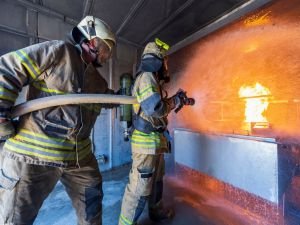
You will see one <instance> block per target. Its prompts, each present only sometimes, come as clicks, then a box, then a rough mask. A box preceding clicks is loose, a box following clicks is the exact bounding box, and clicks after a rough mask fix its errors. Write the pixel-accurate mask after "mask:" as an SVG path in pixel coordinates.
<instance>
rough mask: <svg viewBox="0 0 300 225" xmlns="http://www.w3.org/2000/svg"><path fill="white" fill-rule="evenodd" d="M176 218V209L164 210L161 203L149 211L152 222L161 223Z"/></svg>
mask: <svg viewBox="0 0 300 225" xmlns="http://www.w3.org/2000/svg"><path fill="white" fill-rule="evenodd" d="M174 216H175V212H174V209H172V208H164V207H163V206H162V202H161V201H160V202H159V203H158V204H157V205H156V206H155V207H152V208H150V209H149V217H150V219H151V220H152V221H155V222H159V221H163V220H169V219H172V218H173V217H174Z"/></svg>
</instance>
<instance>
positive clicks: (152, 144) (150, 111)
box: [131, 72, 171, 154]
mask: <svg viewBox="0 0 300 225" xmlns="http://www.w3.org/2000/svg"><path fill="white" fill-rule="evenodd" d="M132 93H133V96H136V98H137V101H138V103H139V104H135V105H133V111H134V114H135V118H134V128H135V130H134V131H133V134H132V140H131V143H132V152H136V153H141V154H159V153H164V152H168V150H169V149H168V141H167V139H166V137H165V136H164V133H163V132H164V131H166V128H167V125H168V120H167V115H168V113H169V112H170V111H171V108H170V106H169V104H168V102H167V101H166V100H165V99H164V98H163V96H162V90H161V86H160V85H159V81H158V80H157V79H156V77H155V74H154V73H152V72H142V73H141V74H139V75H138V76H137V78H136V81H135V83H134V86H133V89H132ZM149 126H150V129H149Z"/></svg>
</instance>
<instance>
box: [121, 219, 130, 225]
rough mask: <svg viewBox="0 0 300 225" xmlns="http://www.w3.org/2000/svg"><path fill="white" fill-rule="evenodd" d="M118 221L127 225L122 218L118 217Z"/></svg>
mask: <svg viewBox="0 0 300 225" xmlns="http://www.w3.org/2000/svg"><path fill="white" fill-rule="evenodd" d="M119 222H120V223H121V224H123V225H128V224H127V223H125V222H124V221H123V220H122V218H120V219H119Z"/></svg>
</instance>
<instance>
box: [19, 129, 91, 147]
mask: <svg viewBox="0 0 300 225" xmlns="http://www.w3.org/2000/svg"><path fill="white" fill-rule="evenodd" d="M20 132H23V133H26V134H29V135H32V136H36V137H40V138H45V139H50V140H54V141H58V142H67V143H70V144H76V142H75V141H71V140H65V139H61V138H54V137H49V136H47V135H43V134H39V133H34V132H31V131H29V130H26V129H21V130H20ZM88 141H89V138H87V139H85V140H82V141H78V142H77V144H82V145H83V144H85V143H87V142H88Z"/></svg>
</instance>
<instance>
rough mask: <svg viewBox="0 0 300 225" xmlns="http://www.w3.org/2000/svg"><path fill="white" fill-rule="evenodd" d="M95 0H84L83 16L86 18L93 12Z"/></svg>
mask: <svg viewBox="0 0 300 225" xmlns="http://www.w3.org/2000/svg"><path fill="white" fill-rule="evenodd" d="M94 3H95V1H94V0H85V1H84V10H83V15H82V18H84V17H85V16H87V15H90V14H91V13H92V10H93V8H94Z"/></svg>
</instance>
